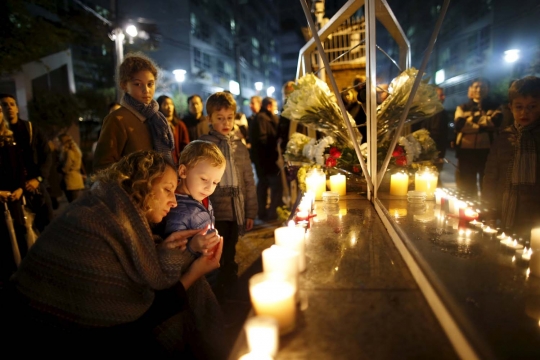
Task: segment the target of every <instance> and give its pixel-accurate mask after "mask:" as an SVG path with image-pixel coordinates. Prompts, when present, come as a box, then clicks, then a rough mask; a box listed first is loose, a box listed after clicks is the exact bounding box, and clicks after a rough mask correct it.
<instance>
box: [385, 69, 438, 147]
mask: <svg viewBox="0 0 540 360" xmlns="http://www.w3.org/2000/svg"><path fill="white" fill-rule="evenodd" d="M417 74H418V70H416V69H415V68H410V69H407V70H405V71H403V72H402V73H401V74H400V75H398V76H397V77H396V78H395V79H394V80H392V82H391V83H390V85H389V87H388V92H389V95H388V97H387V98H386V99H385V100H384V101H383V103H382V104H381V105H379V106H378V107H377V142H378V143H380V142H381V140H383V138H388V137H389V135H390V134H391V132H392V130H395V129H396V128H397V126H398V124H399V119H400V116H401V113H402V112H403V110H404V109H405V105H406V103H407V100H408V98H409V94H410V93H411V89H412V86H413V84H414V81H415V79H416V76H417ZM428 80H429V79H423V80H422V81H421V83H420V86H419V87H418V90H417V91H416V94H415V96H414V99H413V102H412V104H411V107H410V109H409V113H408V115H407V120H406V121H405V123H406V124H413V123H415V122H417V121H420V120H422V119H424V118H428V117H430V116H433V115H435V114H437V113H438V112H440V111H442V110H443V106H442V104H441V102H440V101H439V97H438V95H437V91H436V90H435V86H433V85H430V84H428V83H427V82H428Z"/></svg>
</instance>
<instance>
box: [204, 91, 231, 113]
mask: <svg viewBox="0 0 540 360" xmlns="http://www.w3.org/2000/svg"><path fill="white" fill-rule="evenodd" d="M221 109H231V110H232V111H233V112H234V113H235V114H236V101H235V100H234V98H233V96H232V95H231V93H228V92H225V91H221V92H217V93H214V94H212V95H210V97H209V98H208V100H206V113H207V114H208V116H212V114H213V113H214V112H215V111H219V110H221Z"/></svg>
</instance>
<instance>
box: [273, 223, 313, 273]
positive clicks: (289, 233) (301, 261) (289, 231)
mask: <svg viewBox="0 0 540 360" xmlns="http://www.w3.org/2000/svg"><path fill="white" fill-rule="evenodd" d="M305 234H306V231H305V230H304V228H303V227H296V226H295V224H294V222H292V224H291V222H289V226H284V227H279V228H277V229H275V230H274V238H275V240H276V245H279V246H282V247H284V248H287V249H290V250H293V251H296V252H297V253H298V271H300V272H302V271H304V270H305V269H306V250H305V241H304V236H305Z"/></svg>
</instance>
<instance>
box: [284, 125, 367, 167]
mask: <svg viewBox="0 0 540 360" xmlns="http://www.w3.org/2000/svg"><path fill="white" fill-rule="evenodd" d="M285 157H286V159H287V160H289V161H291V160H296V161H302V162H306V163H314V164H317V165H320V166H325V167H338V168H344V167H346V166H348V165H354V164H358V163H359V161H358V157H357V156H356V152H355V151H354V149H352V148H349V147H343V146H342V145H339V144H338V143H337V142H336V141H335V139H334V138H333V137H332V136H326V137H324V138H322V139H320V140H318V141H316V140H315V139H313V138H310V137H308V136H306V135H303V134H300V133H294V134H293V135H292V136H291V137H290V139H289V142H288V143H287V148H286V150H285Z"/></svg>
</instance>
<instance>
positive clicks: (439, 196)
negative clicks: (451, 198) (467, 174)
mask: <svg viewBox="0 0 540 360" xmlns="http://www.w3.org/2000/svg"><path fill="white" fill-rule="evenodd" d="M445 196H446V193H445V192H444V191H443V190H442V189H440V188H437V189H435V204H436V205H441V202H442V199H443V198H444V197H445Z"/></svg>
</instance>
